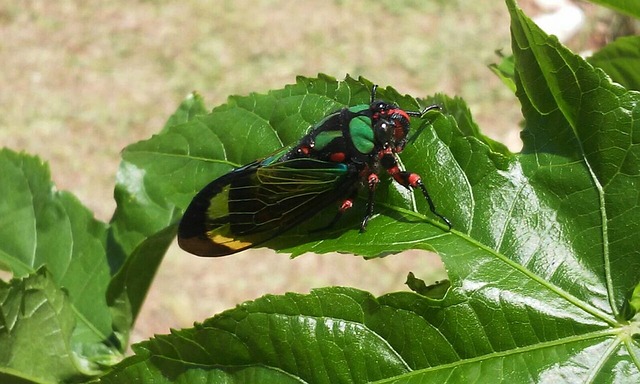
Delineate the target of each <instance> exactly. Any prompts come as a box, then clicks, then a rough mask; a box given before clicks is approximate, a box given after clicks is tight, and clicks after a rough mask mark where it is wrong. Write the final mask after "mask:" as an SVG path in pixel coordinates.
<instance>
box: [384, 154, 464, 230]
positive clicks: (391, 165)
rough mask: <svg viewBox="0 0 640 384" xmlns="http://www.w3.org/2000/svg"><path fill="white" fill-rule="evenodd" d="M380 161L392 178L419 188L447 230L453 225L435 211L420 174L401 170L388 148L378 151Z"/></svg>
mask: <svg viewBox="0 0 640 384" xmlns="http://www.w3.org/2000/svg"><path fill="white" fill-rule="evenodd" d="M380 163H381V164H382V166H384V167H385V168H386V169H387V172H388V173H389V174H390V175H391V176H393V179H394V180H395V181H397V182H398V183H399V184H400V185H402V186H404V187H406V188H420V190H421V191H422V194H423V195H424V198H425V199H426V200H427V203H428V204H429V209H430V210H431V213H433V214H434V215H436V216H438V217H439V218H440V220H442V221H443V222H444V223H445V224H447V227H448V230H449V231H450V230H451V228H452V227H453V225H452V224H451V221H449V219H447V218H446V217H444V216H443V215H441V214H439V213H438V211H436V206H435V204H433V200H431V196H429V192H427V187H425V185H424V183H423V182H422V178H421V177H420V175H418V174H417V173H412V172H407V171H401V170H400V167H398V162H397V160H396V157H395V155H394V154H393V153H392V152H391V151H389V150H386V151H383V152H381V153H380Z"/></svg>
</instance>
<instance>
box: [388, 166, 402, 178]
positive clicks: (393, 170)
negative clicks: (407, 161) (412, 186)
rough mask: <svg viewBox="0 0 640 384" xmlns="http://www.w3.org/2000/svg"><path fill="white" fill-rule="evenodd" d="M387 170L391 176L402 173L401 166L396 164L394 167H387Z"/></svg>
mask: <svg viewBox="0 0 640 384" xmlns="http://www.w3.org/2000/svg"><path fill="white" fill-rule="evenodd" d="M387 172H389V174H390V175H391V176H393V175H397V174H398V173H400V168H398V166H397V165H394V166H393V167H391V168H389V169H387Z"/></svg>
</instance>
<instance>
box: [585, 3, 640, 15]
mask: <svg viewBox="0 0 640 384" xmlns="http://www.w3.org/2000/svg"><path fill="white" fill-rule="evenodd" d="M589 1H590V2H592V3H594V4H600V5H603V6H605V7H609V8H611V9H613V10H616V11H618V12H621V13H625V14H627V15H629V16H633V17H635V18H636V19H638V18H640V3H638V2H637V1H635V0H589Z"/></svg>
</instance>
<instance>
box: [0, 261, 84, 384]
mask: <svg viewBox="0 0 640 384" xmlns="http://www.w3.org/2000/svg"><path fill="white" fill-rule="evenodd" d="M75 321H76V319H75V315H74V312H73V308H72V306H71V303H70V301H69V298H68V297H67V295H66V293H65V292H64V291H62V290H60V289H59V288H58V287H56V284H55V282H54V281H53V280H52V279H51V276H50V274H48V273H46V271H45V270H44V269H41V270H39V271H38V272H36V273H34V274H32V275H29V276H28V277H25V278H23V279H14V280H13V281H11V283H10V284H7V283H4V282H2V281H0V379H2V382H3V383H9V382H14V380H15V381H18V380H20V379H22V380H24V381H25V382H27V381H28V382H35V381H37V382H58V381H59V380H61V379H70V378H72V377H75V376H78V375H79V369H78V367H77V364H78V362H77V361H76V359H75V356H74V354H75V351H74V350H73V347H72V345H70V343H69V340H70V339H71V336H72V333H73V329H74V327H75Z"/></svg>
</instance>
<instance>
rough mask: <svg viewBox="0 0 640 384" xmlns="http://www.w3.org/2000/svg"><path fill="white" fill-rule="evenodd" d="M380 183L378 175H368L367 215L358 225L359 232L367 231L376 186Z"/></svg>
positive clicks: (371, 214)
mask: <svg viewBox="0 0 640 384" xmlns="http://www.w3.org/2000/svg"><path fill="white" fill-rule="evenodd" d="M379 182H380V179H379V178H378V175H376V174H375V173H371V174H369V176H368V177H367V186H368V188H369V197H368V199H367V213H366V214H365V215H364V217H363V218H362V223H361V224H360V232H364V231H366V230H367V223H368V222H369V219H370V218H371V216H373V199H374V197H375V192H376V186H377V185H378V183H379Z"/></svg>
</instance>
